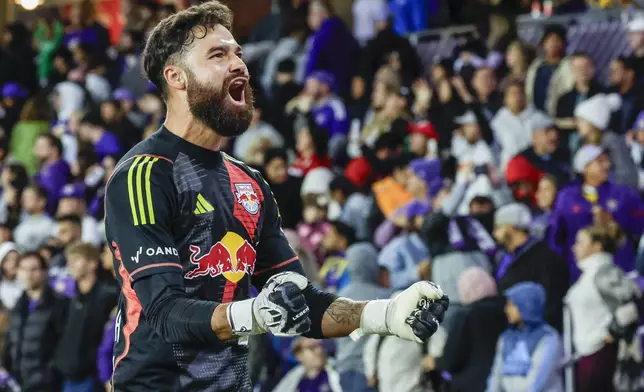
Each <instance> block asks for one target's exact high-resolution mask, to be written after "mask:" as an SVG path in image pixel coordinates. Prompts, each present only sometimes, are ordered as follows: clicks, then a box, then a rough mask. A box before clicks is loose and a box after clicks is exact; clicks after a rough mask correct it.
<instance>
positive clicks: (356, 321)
mask: <svg viewBox="0 0 644 392" xmlns="http://www.w3.org/2000/svg"><path fill="white" fill-rule="evenodd" d="M365 305H366V302H356V301H351V300H349V299H346V298H338V299H336V300H335V301H333V303H332V304H331V305H329V307H328V308H327V310H326V312H325V313H324V317H323V318H322V333H323V334H324V336H325V337H327V338H336V337H342V336H348V335H349V334H350V333H351V332H353V331H355V330H356V329H358V328H360V317H361V316H362V309H364V307H365Z"/></svg>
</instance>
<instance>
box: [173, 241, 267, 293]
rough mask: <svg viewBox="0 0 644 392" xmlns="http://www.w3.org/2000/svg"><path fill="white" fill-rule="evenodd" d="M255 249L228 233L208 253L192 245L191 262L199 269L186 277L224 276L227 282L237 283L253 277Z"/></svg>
mask: <svg viewBox="0 0 644 392" xmlns="http://www.w3.org/2000/svg"><path fill="white" fill-rule="evenodd" d="M256 255H257V254H256V253H255V249H254V248H253V247H252V246H251V245H250V244H249V243H248V241H246V240H245V239H243V238H242V237H241V236H240V235H239V234H237V233H233V232H230V231H229V232H228V233H226V235H225V236H224V237H223V238H222V239H221V240H220V241H219V242H217V243H216V244H215V245H213V246H212V247H210V250H209V251H208V253H203V254H202V252H201V249H199V247H198V246H195V245H190V262H191V263H192V264H194V265H196V266H197V267H196V268H195V269H193V270H192V271H190V272H188V273H187V274H186V275H185V278H186V279H194V278H198V277H200V276H206V275H208V276H210V277H211V278H214V277H216V276H219V275H223V277H224V278H226V279H227V280H229V281H231V282H233V283H237V282H239V281H240V280H242V278H243V277H244V275H246V274H248V275H251V274H252V273H253V270H254V269H255V258H256Z"/></svg>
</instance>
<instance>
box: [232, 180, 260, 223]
mask: <svg viewBox="0 0 644 392" xmlns="http://www.w3.org/2000/svg"><path fill="white" fill-rule="evenodd" d="M235 190H236V195H235V196H236V197H237V202H239V204H241V205H242V207H244V209H245V210H246V211H248V213H249V214H253V215H255V214H257V212H258V211H259V197H257V193H255V189H253V185H252V184H250V183H244V184H235Z"/></svg>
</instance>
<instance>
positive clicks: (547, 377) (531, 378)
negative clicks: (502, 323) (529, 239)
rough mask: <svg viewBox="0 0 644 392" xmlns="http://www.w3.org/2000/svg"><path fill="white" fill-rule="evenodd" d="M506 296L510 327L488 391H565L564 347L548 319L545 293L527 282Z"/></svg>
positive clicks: (501, 341) (499, 347) (501, 340)
mask: <svg viewBox="0 0 644 392" xmlns="http://www.w3.org/2000/svg"><path fill="white" fill-rule="evenodd" d="M504 294H505V296H506V297H507V299H508V301H507V303H506V305H505V313H506V315H507V318H508V322H509V323H510V327H509V328H508V329H507V330H506V331H505V332H503V334H502V335H501V337H500V338H499V342H498V345H497V348H496V357H495V358H494V365H493V367H492V373H491V374H490V379H489V380H488V385H487V389H486V391H487V392H500V391H506V390H508V391H515V390H517V391H525V390H530V389H532V390H534V391H550V392H561V391H563V390H564V389H563V378H562V376H561V372H560V365H561V362H562V361H563V344H562V342H561V338H560V337H559V334H558V333H557V331H556V330H555V329H554V328H552V327H551V326H550V325H548V323H547V322H546V321H545V320H544V316H543V315H544V306H545V302H546V292H545V290H544V289H543V287H542V286H541V285H539V284H537V283H533V282H524V283H519V284H516V285H514V286H512V287H510V288H509V289H508V290H506V291H505V293H504Z"/></svg>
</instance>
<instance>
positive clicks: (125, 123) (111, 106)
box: [100, 96, 142, 149]
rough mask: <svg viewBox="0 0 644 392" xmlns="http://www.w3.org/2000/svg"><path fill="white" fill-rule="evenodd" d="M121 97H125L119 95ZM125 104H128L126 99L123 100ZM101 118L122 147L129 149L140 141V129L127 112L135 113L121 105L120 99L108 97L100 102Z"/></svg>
mask: <svg viewBox="0 0 644 392" xmlns="http://www.w3.org/2000/svg"><path fill="white" fill-rule="evenodd" d="M121 98H125V97H123V96H121ZM123 102H125V105H128V101H127V100H124V101H123ZM100 111H101V119H102V120H103V122H104V123H105V127H106V128H108V129H110V130H113V131H114V134H115V135H116V136H117V137H118V139H119V144H120V145H121V146H123V148H124V149H130V148H132V147H134V145H135V144H137V143H138V142H139V141H141V134H142V132H141V129H140V128H137V127H136V126H135V125H134V124H133V123H132V121H131V120H130V116H128V114H130V113H131V114H135V113H133V112H132V111H131V109H129V110H127V111H126V110H125V108H124V107H123V106H122V105H121V101H119V100H117V99H108V100H105V101H103V102H102V103H101V106H100Z"/></svg>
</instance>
